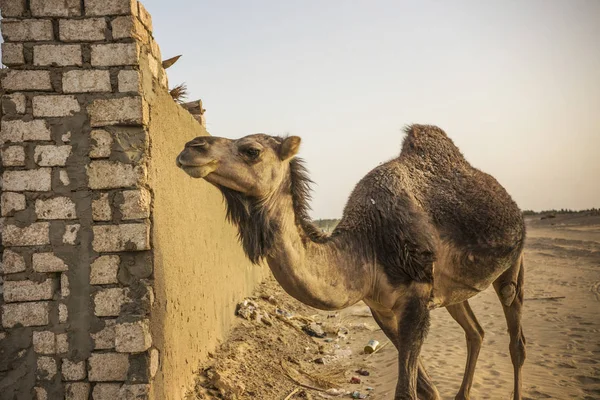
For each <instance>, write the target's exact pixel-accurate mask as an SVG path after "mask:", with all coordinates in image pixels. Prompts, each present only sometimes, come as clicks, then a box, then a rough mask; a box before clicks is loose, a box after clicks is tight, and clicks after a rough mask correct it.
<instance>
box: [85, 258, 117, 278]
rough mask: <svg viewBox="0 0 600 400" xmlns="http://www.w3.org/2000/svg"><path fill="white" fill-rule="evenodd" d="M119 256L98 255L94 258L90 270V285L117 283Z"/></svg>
mask: <svg viewBox="0 0 600 400" xmlns="http://www.w3.org/2000/svg"><path fill="white" fill-rule="evenodd" d="M120 261H121V259H120V257H119V256H113V255H111V256H100V257H98V258H97V259H95V260H94V262H93V263H92V266H91V270H90V283H91V284H92V285H108V284H111V283H119V281H118V279H117V273H118V271H119V263H120Z"/></svg>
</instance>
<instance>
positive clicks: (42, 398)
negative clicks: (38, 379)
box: [33, 386, 48, 400]
mask: <svg viewBox="0 0 600 400" xmlns="http://www.w3.org/2000/svg"><path fill="white" fill-rule="evenodd" d="M33 389H34V390H35V400H48V392H47V391H46V389H44V388H43V387H39V386H36V387H34V388H33Z"/></svg>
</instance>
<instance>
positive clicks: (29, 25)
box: [2, 19, 54, 42]
mask: <svg viewBox="0 0 600 400" xmlns="http://www.w3.org/2000/svg"><path fill="white" fill-rule="evenodd" d="M2 36H3V37H4V40H5V41H7V42H34V41H39V40H53V39H54V33H53V31H52V21H50V20H47V19H46V20H43V19H24V20H7V19H5V20H3V21H2Z"/></svg>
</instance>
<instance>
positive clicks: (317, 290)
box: [266, 193, 371, 310]
mask: <svg viewBox="0 0 600 400" xmlns="http://www.w3.org/2000/svg"><path fill="white" fill-rule="evenodd" d="M294 212H295V210H294V205H293V200H292V195H291V194H289V193H285V194H283V195H281V196H278V199H277V204H273V205H271V206H269V210H268V218H270V219H271V222H272V224H271V226H275V227H276V228H275V230H276V232H275V236H274V238H273V244H272V246H271V248H270V249H269V251H268V254H267V256H266V259H267V263H268V264H269V267H270V268H271V271H272V272H273V275H274V276H275V278H276V279H277V281H278V282H279V283H280V284H281V286H282V287H283V288H284V289H285V291H286V292H288V293H289V294H290V295H291V296H293V297H295V298H296V299H298V300H299V301H301V302H303V303H305V304H308V305H310V306H313V307H315V308H319V309H323V310H333V309H341V308H344V307H347V306H349V305H352V304H354V303H356V302H358V301H360V300H361V299H362V298H363V297H364V296H365V294H366V292H367V290H368V287H369V277H370V275H371V274H370V273H369V266H368V265H369V264H368V263H367V262H366V261H364V260H362V257H359V256H356V255H353V252H352V251H351V248H350V244H349V243H345V242H344V239H343V238H338V237H336V238H324V239H323V240H318V241H313V240H311V238H310V236H311V235H310V233H309V232H306V227H303V226H302V224H298V223H297V222H298V218H297V215H296V214H295V213H294ZM300 218H302V217H300Z"/></svg>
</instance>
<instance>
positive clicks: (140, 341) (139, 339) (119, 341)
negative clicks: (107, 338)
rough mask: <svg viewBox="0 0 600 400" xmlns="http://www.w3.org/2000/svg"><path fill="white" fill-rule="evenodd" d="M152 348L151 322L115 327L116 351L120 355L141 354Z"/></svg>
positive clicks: (131, 323)
mask: <svg viewBox="0 0 600 400" xmlns="http://www.w3.org/2000/svg"><path fill="white" fill-rule="evenodd" d="M150 346H152V336H151V335H150V322H149V321H148V320H147V319H145V320H142V321H136V322H124V323H120V324H117V325H116V326H115V350H117V352H119V353H141V352H143V351H146V350H148V349H149V348H150Z"/></svg>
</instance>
